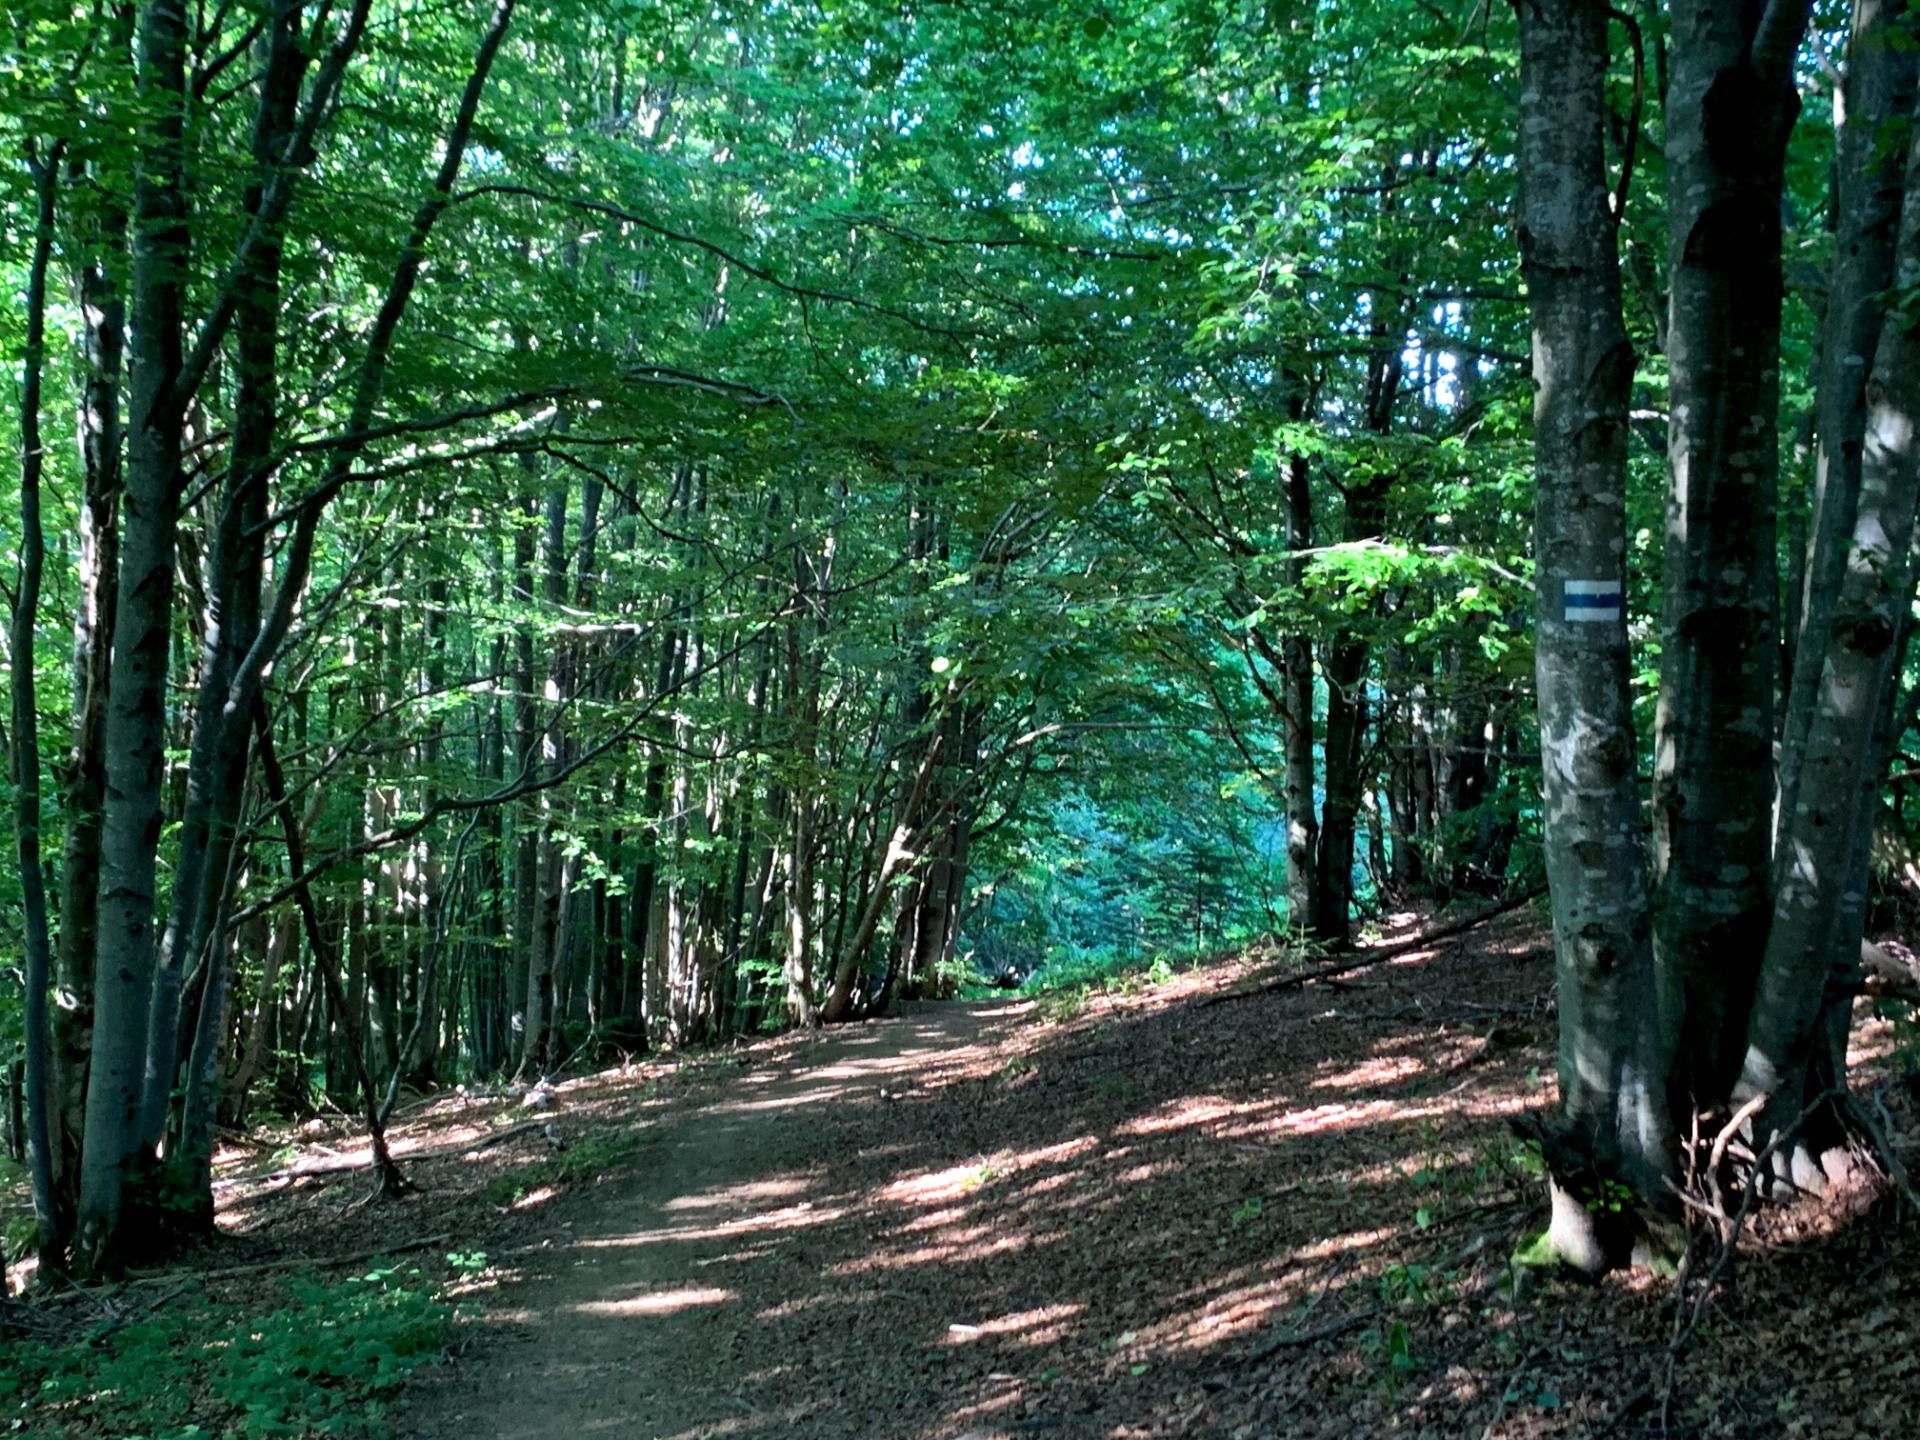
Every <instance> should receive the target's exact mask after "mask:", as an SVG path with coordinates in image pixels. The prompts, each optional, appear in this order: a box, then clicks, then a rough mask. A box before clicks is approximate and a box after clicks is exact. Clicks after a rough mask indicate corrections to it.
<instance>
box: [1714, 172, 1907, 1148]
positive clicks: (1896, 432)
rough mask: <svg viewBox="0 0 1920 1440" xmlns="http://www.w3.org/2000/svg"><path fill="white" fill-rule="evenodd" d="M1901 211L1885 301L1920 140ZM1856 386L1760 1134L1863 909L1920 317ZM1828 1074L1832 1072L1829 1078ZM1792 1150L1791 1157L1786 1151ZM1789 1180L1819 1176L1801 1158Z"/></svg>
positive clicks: (1763, 990)
mask: <svg viewBox="0 0 1920 1440" xmlns="http://www.w3.org/2000/svg"><path fill="white" fill-rule="evenodd" d="M1906 195H1907V199H1906V205H1905V208H1904V210H1903V211H1902V213H1901V216H1900V222H1899V239H1898V249H1897V257H1896V268H1895V271H1894V275H1893V291H1894V293H1895V294H1899V295H1907V294H1912V293H1914V291H1915V289H1916V287H1920V135H1916V136H1915V139H1914V142H1913V143H1912V144H1911V145H1910V146H1909V150H1908V156H1907V165H1906ZM1873 354H1874V361H1873V370H1872V373H1871V377H1870V379H1869V381H1868V383H1867V386H1866V389H1865V396H1864V399H1865V409H1866V415H1865V425H1864V432H1863V433H1864V440H1865V443H1864V446H1863V449H1862V454H1861V465H1860V481H1859V493H1858V498H1857V501H1856V503H1855V504H1854V506H1853V507H1851V508H1852V509H1853V512H1854V513H1853V523H1852V528H1851V534H1850V535H1849V536H1848V537H1847V538H1846V547H1847V548H1846V555H1845V559H1844V563H1842V564H1840V565H1832V564H1830V563H1827V562H1826V561H1825V559H1824V558H1823V557H1819V556H1817V555H1816V557H1815V560H1814V563H1813V565H1812V566H1811V567H1810V568H1811V570H1812V572H1813V574H1814V575H1815V576H1816V577H1829V576H1831V577H1834V578H1835V580H1836V581H1837V583H1836V584H1835V587H1834V592H1833V593H1832V594H1831V595H1830V596H1828V597H1824V598H1822V599H1819V600H1816V599H1814V598H1813V597H1812V596H1811V595H1810V596H1809V599H1808V614H1809V615H1810V616H1813V615H1819V616H1821V617H1823V618H1824V620H1825V623H1826V629H1825V633H1824V634H1820V635H1813V634H1809V635H1808V636H1807V640H1808V643H1809V644H1817V645H1818V648H1819V650H1820V652H1821V654H1822V655H1823V657H1824V659H1823V663H1822V665H1821V669H1820V677H1819V691H1818V694H1817V696H1816V698H1815V702H1814V707H1813V713H1812V715H1811V716H1810V717H1809V721H1808V724H1807V738H1806V747H1805V753H1804V755H1803V756H1802V758H1801V761H1800V767H1799V781H1798V784H1797V785H1796V786H1795V787H1794V795H1793V802H1794V803H1793V811H1792V813H1791V814H1790V815H1788V816H1787V817H1786V821H1785V825H1784V837H1783V838H1784V850H1785V859H1784V861H1783V863H1782V865H1781V869H1780V885H1779V890H1778V893H1777V894H1776V896H1775V898H1774V903H1773V916H1772V919H1773V924H1772V928H1771V930H1770V932H1769V934H1768V937H1767V947H1766V952H1765V956H1764V959H1763V962H1762V964H1761V970H1760V984H1759V989H1758V992H1757V994H1756V996H1755V998H1754V1004H1753V1009H1752V1013H1751V1016H1750V1017H1749V1019H1748V1023H1747V1047H1746V1054H1745V1059H1744V1063H1743V1065H1742V1069H1741V1074H1740V1083H1739V1087H1738V1090H1737V1092H1736V1095H1737V1096H1738V1097H1740V1098H1746V1097H1751V1096H1757V1095H1762V1094H1764V1095H1767V1096H1769V1097H1771V1098H1770V1103H1769V1105H1768V1108H1767V1109H1766V1110H1765V1111H1764V1112H1763V1114H1762V1134H1761V1137H1760V1138H1761V1139H1762V1140H1764V1139H1765V1138H1766V1136H1767V1133H1768V1132H1771V1133H1775V1134H1777V1133H1779V1132H1781V1131H1783V1130H1784V1129H1785V1128H1786V1127H1787V1126H1788V1125H1790V1124H1792V1123H1793V1122H1794V1121H1795V1119H1797V1118H1798V1117H1799V1116H1800V1114H1801V1112H1802V1110H1803V1108H1804V1106H1805V1104H1806V1103H1807V1101H1808V1099H1809V1098H1811V1097H1810V1096H1809V1094H1808V1090H1809V1084H1808V1069H1809V1064H1810V1062H1811V1061H1812V1060H1813V1059H1814V1058H1815V1057H1816V1053H1817V1051H1818V1048H1819V1041H1820V1037H1821V1034H1822V1031H1823V1025H1822V1021H1823V1019H1824V1018H1825V1016H1826V1014H1827V1013H1828V1012H1829V1010H1830V1008H1831V1007H1835V1006H1841V1007H1846V1006H1849V1005H1850V992H1844V993H1838V994H1836V993H1835V992H1834V987H1833V986H1831V985H1829V983H1828V980H1829V977H1830V976H1831V975H1832V974H1833V973H1834V971H1835V964H1834V961H1835V957H1836V956H1837V955H1838V954H1840V952H1841V951H1842V950H1843V948H1845V947H1852V951H1853V954H1854V955H1855V956H1857V954H1858V950H1859V943H1860V930H1861V926H1862V923H1863V921H1864V919H1865V915H1866V888H1867V865H1866V861H1867V854H1868V842H1869V839H1870V837H1871V830H1872V825H1873V817H1874V812H1875V809H1876V793H1877V787H1878V782H1879V779H1880V774H1879V765H1878V763H1877V761H1878V760H1879V758H1880V755H1881V753H1882V750H1881V744H1880V734H1879V732H1880V731H1881V729H1882V728H1883V726H1884V725H1885V723H1886V719H1885V717H1886V713H1887V710H1888V706H1889V702H1890V699H1891V691H1892V688H1893V686H1894V685H1895V683H1896V681H1897V670H1896V664H1897V661H1898V658H1899V654H1900V647H1899V643H1898V642H1899V638H1900V635H1901V632H1902V629H1903V627H1904V626H1905V624H1906V623H1907V617H1908V613H1909V611H1910V609H1911V607H1912V603H1913V591H1914V576H1913V560H1912V547H1913V538H1914V511H1915V505H1916V500H1920V443H1916V439H1915V426H1916V424H1920V323H1916V321H1915V320H1914V318H1913V317H1912V316H1911V315H1910V314H1906V313H1903V311H1902V310H1901V309H1898V308H1895V309H1892V310H1889V311H1888V312H1887V314H1886V316H1885V318H1884V320H1883V322H1882V326H1881V331H1880V336H1879V340H1878V343H1877V345H1876V346H1875V347H1874V351H1873ZM1828 1078H1837V1077H1828ZM1789 1153H1791V1152H1789ZM1801 1158H1802V1169H1801V1171H1800V1173H1796V1174H1795V1175H1794V1177H1793V1178H1794V1180H1795V1181H1796V1183H1799V1184H1801V1185H1803V1186H1805V1185H1808V1184H1809V1183H1811V1182H1813V1181H1814V1180H1815V1179H1816V1175H1815V1173H1814V1172H1812V1171H1811V1170H1809V1169H1807V1168H1806V1166H1807V1165H1809V1164H1810V1163H1811V1162H1810V1161H1809V1160H1808V1159H1807V1158H1806V1157H1805V1156H1802V1157H1801Z"/></svg>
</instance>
